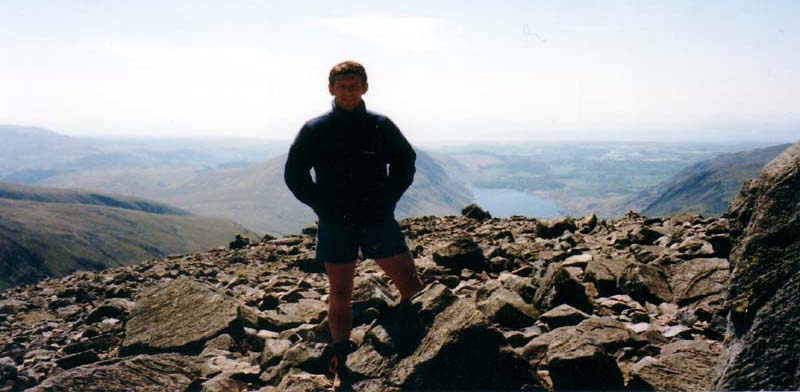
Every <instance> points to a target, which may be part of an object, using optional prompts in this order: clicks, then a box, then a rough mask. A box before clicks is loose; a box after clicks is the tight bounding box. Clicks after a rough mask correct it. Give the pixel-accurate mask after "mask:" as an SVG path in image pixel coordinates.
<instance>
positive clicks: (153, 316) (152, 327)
mask: <svg viewBox="0 0 800 392" xmlns="http://www.w3.org/2000/svg"><path fill="white" fill-rule="evenodd" d="M222 333H230V334H231V335H234V336H238V335H241V322H240V320H239V306H238V304H237V303H236V301H235V300H234V299H233V298H231V297H229V296H227V295H225V294H223V293H222V292H220V291H218V290H217V289H215V288H214V287H212V286H210V285H208V284H205V283H201V282H198V281H195V280H192V279H188V278H179V279H176V280H173V281H169V282H166V283H163V284H159V285H156V286H154V287H151V288H149V289H147V290H144V291H143V292H142V293H141V294H140V295H139V296H138V299H137V301H136V305H135V306H134V308H133V311H132V312H131V318H130V320H128V322H127V324H126V325H125V340H124V341H123V343H122V354H123V355H131V354H136V353H142V352H147V353H156V352H165V351H174V352H184V353H195V354H196V353H199V352H200V351H201V350H202V349H203V344H204V343H205V342H206V341H207V340H209V339H211V338H213V337H215V336H217V335H219V334H222Z"/></svg>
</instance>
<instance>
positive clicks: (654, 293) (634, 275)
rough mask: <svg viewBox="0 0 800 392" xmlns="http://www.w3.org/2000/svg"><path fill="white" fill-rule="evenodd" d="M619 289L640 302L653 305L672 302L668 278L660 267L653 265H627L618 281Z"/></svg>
mask: <svg viewBox="0 0 800 392" xmlns="http://www.w3.org/2000/svg"><path fill="white" fill-rule="evenodd" d="M619 286H620V289H621V290H622V291H623V292H625V293H627V294H628V295H630V296H631V297H633V298H635V299H636V300H638V301H640V302H644V301H649V302H652V303H655V304H659V303H662V302H672V298H673V295H672V289H670V286H669V276H668V275H667V272H666V271H665V270H664V268H662V267H661V266H658V265H654V264H642V263H632V264H629V265H628V266H627V267H626V268H625V271H623V273H622V277H621V278H620V281H619Z"/></svg>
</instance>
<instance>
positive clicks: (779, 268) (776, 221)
mask: <svg viewBox="0 0 800 392" xmlns="http://www.w3.org/2000/svg"><path fill="white" fill-rule="evenodd" d="M728 217H729V218H730V221H731V234H732V239H733V243H734V248H733V251H732V253H731V256H730V262H731V268H732V271H733V274H732V276H731V283H730V287H729V289H728V300H729V306H730V329H731V330H732V331H733V332H734V334H735V336H733V337H732V339H731V340H730V342H729V343H728V345H727V348H726V351H725V360H726V363H725V366H724V369H723V370H722V372H721V374H720V376H719V379H718V381H717V383H716V387H717V388H719V389H729V390H742V389H749V390H757V389H767V390H792V389H793V390H797V389H800V338H798V336H800V143H797V144H794V145H793V146H791V147H789V149H787V150H786V151H784V152H783V153H782V154H781V155H780V156H778V158H776V159H775V160H773V161H772V162H770V163H769V164H768V165H767V166H766V167H765V168H764V170H763V171H762V172H761V176H760V177H759V178H757V179H755V180H752V181H750V182H747V183H746V184H745V185H744V186H743V187H742V190H741V192H740V193H739V195H738V196H737V197H736V198H735V199H734V200H733V202H731V205H730V209H729V211H728Z"/></svg>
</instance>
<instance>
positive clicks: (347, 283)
mask: <svg viewBox="0 0 800 392" xmlns="http://www.w3.org/2000/svg"><path fill="white" fill-rule="evenodd" d="M355 270H356V262H355V261H352V262H349V263H345V264H333V263H325V271H326V272H327V273H328V287H329V289H330V290H329V291H330V293H329V295H328V324H329V327H330V330H331V338H332V339H333V343H340V342H343V341H345V340H347V339H349V338H350V330H352V329H353V308H352V306H351V304H350V301H351V299H352V297H353V274H354V273H355Z"/></svg>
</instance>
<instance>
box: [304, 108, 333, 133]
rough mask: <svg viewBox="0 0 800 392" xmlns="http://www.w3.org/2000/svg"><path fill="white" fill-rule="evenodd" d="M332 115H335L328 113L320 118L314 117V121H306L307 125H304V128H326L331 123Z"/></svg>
mask: <svg viewBox="0 0 800 392" xmlns="http://www.w3.org/2000/svg"><path fill="white" fill-rule="evenodd" d="M331 114H333V113H332V112H331V111H327V112H325V113H322V114H320V115H319V116H316V117H313V118H312V119H310V120H308V121H306V123H305V124H303V127H304V128H311V129H314V128H319V127H321V126H324V125H325V124H327V123H329V122H330V121H331Z"/></svg>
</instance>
